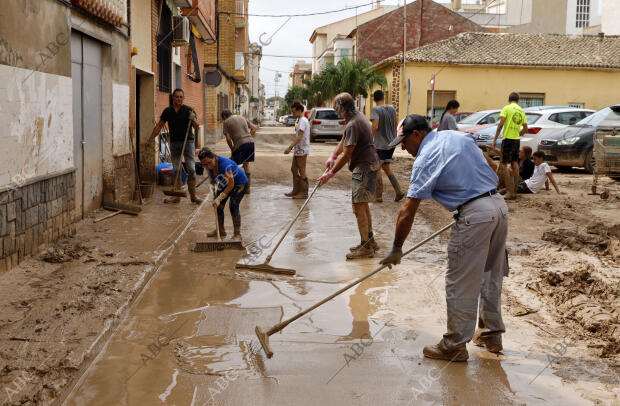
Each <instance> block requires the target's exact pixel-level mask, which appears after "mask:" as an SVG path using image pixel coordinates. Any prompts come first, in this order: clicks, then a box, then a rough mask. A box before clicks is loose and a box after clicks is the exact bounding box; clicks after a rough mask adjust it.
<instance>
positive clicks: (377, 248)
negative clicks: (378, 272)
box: [368, 233, 379, 251]
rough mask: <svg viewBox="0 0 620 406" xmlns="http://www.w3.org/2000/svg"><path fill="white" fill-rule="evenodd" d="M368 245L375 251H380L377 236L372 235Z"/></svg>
mask: <svg viewBox="0 0 620 406" xmlns="http://www.w3.org/2000/svg"><path fill="white" fill-rule="evenodd" d="M368 244H369V245H370V246H371V247H372V249H373V250H375V251H379V244H377V240H375V235H374V234H373V233H370V236H369V238H368Z"/></svg>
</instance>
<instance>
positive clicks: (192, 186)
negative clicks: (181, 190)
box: [187, 178, 202, 204]
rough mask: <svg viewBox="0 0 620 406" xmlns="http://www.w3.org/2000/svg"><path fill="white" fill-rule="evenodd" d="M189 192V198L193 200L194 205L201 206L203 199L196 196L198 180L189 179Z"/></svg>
mask: <svg viewBox="0 0 620 406" xmlns="http://www.w3.org/2000/svg"><path fill="white" fill-rule="evenodd" d="M187 190H188V191H189V196H190V198H191V200H192V203H196V204H200V203H202V199H199V198H198V197H197V196H196V179H191V178H188V179H187Z"/></svg>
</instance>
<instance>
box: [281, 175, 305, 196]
mask: <svg viewBox="0 0 620 406" xmlns="http://www.w3.org/2000/svg"><path fill="white" fill-rule="evenodd" d="M300 180H301V178H300V177H299V176H293V190H291V191H290V192H288V193H285V194H284V196H286V197H293V196H295V195H296V194H297V193H299V181H300Z"/></svg>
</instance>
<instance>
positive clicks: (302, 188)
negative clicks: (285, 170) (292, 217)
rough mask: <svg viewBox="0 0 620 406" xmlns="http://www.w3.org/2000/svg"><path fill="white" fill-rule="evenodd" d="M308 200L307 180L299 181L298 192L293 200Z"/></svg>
mask: <svg viewBox="0 0 620 406" xmlns="http://www.w3.org/2000/svg"><path fill="white" fill-rule="evenodd" d="M307 198H308V178H306V179H301V178H300V179H299V192H298V193H297V194H296V195H295V196H293V199H307Z"/></svg>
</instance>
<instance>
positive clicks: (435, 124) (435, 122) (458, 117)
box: [432, 111, 473, 130]
mask: <svg viewBox="0 0 620 406" xmlns="http://www.w3.org/2000/svg"><path fill="white" fill-rule="evenodd" d="M472 113H473V111H457V112H456V114H455V115H454V118H455V119H456V122H457V123H458V122H459V121H461V120H462V119H464V118H465V117H467V116H469V115H470V114H472ZM440 119H441V114H440V115H438V116H435V117H433V120H432V123H433V130H434V129H436V128H437V127H439V120H440Z"/></svg>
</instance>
